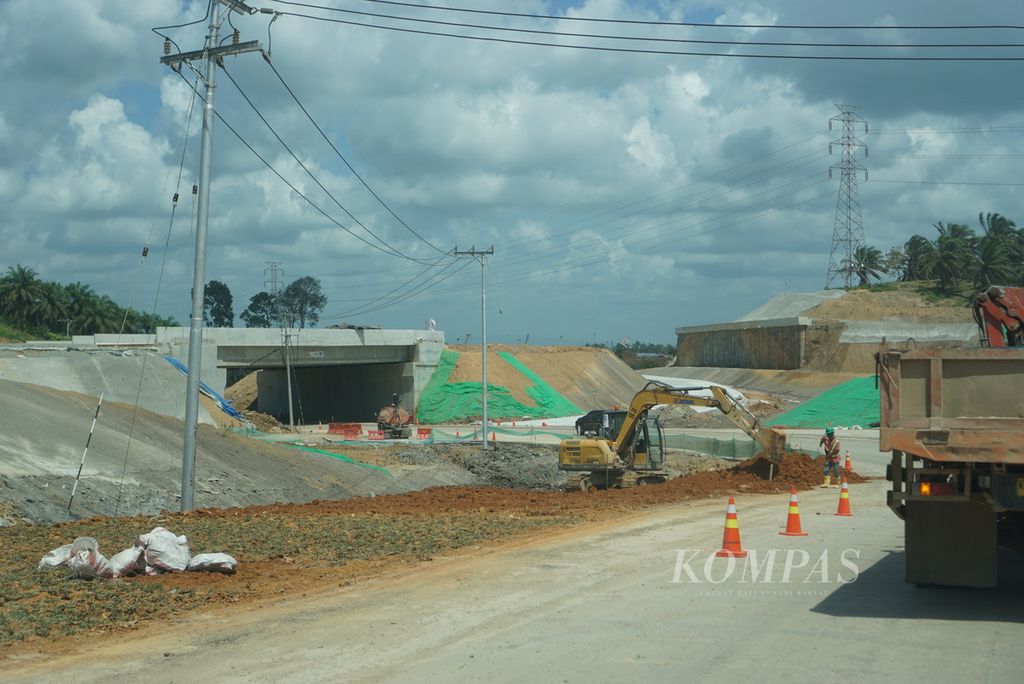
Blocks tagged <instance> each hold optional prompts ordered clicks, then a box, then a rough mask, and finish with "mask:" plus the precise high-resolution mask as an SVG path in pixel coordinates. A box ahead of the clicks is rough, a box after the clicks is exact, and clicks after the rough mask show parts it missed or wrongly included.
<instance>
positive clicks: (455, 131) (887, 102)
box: [0, 0, 1024, 344]
mask: <svg viewBox="0 0 1024 684" xmlns="http://www.w3.org/2000/svg"><path fill="white" fill-rule="evenodd" d="M441 4H444V5H446V6H450V7H458V8H463V9H477V10H499V11H504V12H518V13H522V14H529V15H546V16H547V17H548V18H529V17H513V16H500V15H495V14H486V13H469V12H454V11H442V10H436V9H435V10H430V9H417V8H415V7H409V6H407V5H402V4H396V3H391V4H389V3H382V2H368V1H367V0H309V1H308V2H307V3H306V5H307V6H299V5H297V4H295V3H286V2H275V1H273V0H260V1H256V2H253V3H252V6H254V7H258V8H264V7H265V8H269V9H273V10H277V11H280V12H282V13H284V14H282V15H281V16H278V17H277V19H276V20H275V21H274V22H273V24H270V21H271V18H272V17H273V15H271V14H262V13H259V14H255V15H253V16H240V15H234V18H233V22H234V26H235V27H237V28H238V29H239V31H240V36H241V40H243V41H246V40H259V41H261V44H262V46H263V48H264V49H267V48H270V49H271V59H272V63H273V68H272V67H271V66H270V65H269V64H268V63H267V62H266V61H264V59H262V58H261V56H260V55H259V53H250V54H245V55H240V56H235V57H229V58H227V59H226V61H225V67H226V72H225V71H224V70H220V71H218V73H217V76H216V85H217V88H216V98H215V103H216V108H217V111H218V113H219V114H220V115H221V116H222V117H223V118H224V120H225V121H226V122H227V124H230V126H231V127H233V128H234V130H235V131H237V133H238V136H240V137H241V139H242V140H244V141H245V142H244V143H243V142H242V140H240V138H239V137H236V135H235V134H234V133H232V132H231V130H229V129H228V128H227V126H225V125H224V124H223V123H222V122H221V121H217V123H216V126H215V133H214V162H213V188H212V193H211V200H210V207H211V208H210V224H209V239H208V262H207V279H208V280H210V279H217V280H221V281H223V282H225V283H226V284H227V285H228V286H229V287H230V289H231V291H232V293H233V294H234V298H235V312H236V314H237V313H240V312H241V310H242V309H243V308H244V307H245V305H246V304H247V302H248V301H249V298H250V297H251V296H252V295H253V294H255V293H256V292H258V291H260V290H262V289H265V287H266V285H267V281H268V276H267V269H268V263H270V262H276V263H279V264H280V269H281V270H282V272H283V276H282V281H283V283H287V282H290V281H291V280H293V279H295V278H298V277H301V276H306V275H310V276H314V277H316V278H319V279H320V280H321V281H322V283H323V287H324V291H325V294H326V295H327V297H328V299H329V303H328V306H327V308H326V310H325V312H324V316H323V318H322V320H321V323H320V325H322V326H323V325H330V324H333V323H339V322H341V321H347V322H349V323H358V324H369V325H377V324H380V325H384V326H386V327H395V328H418V327H421V326H422V325H423V324H424V321H425V320H426V319H428V318H433V319H435V320H436V321H437V325H438V328H439V329H442V330H444V331H445V332H446V334H447V337H448V340H449V341H455V340H456V339H457V338H463V337H464V336H465V334H466V333H467V332H471V333H472V337H471V342H476V341H479V335H480V277H481V272H480V266H479V264H478V263H477V262H475V261H473V260H471V259H468V258H460V259H456V258H454V257H452V256H451V255H450V254H448V252H449V251H450V250H452V249H454V248H455V247H458V248H459V249H468V248H470V247H472V246H476V247H477V248H484V247H491V246H493V247H494V255H493V256H492V257H489V258H488V260H487V271H486V274H485V275H486V279H487V295H488V297H487V303H488V333H489V337H490V339H492V340H494V341H501V342H513V343H514V342H517V341H522V340H525V339H526V336H527V335H529V341H530V343H531V344H532V343H539V344H545V343H546V344H558V343H565V344H579V343H581V342H590V341H592V340H597V341H602V340H604V341H617V340H620V339H621V338H623V337H625V336H629V337H630V338H631V339H634V340H637V339H639V340H644V341H658V342H666V343H670V342H673V341H674V329H675V327H677V326H681V325H697V324H702V323H714V322H723V321H729V320H734V319H735V318H737V317H739V316H741V315H743V314H744V313H746V312H747V311H749V310H751V309H753V308H755V307H757V306H759V305H761V304H763V303H764V302H765V301H767V300H768V299H769V298H771V296H773V295H774V294H776V293H778V292H780V291H784V290H795V291H814V290H819V289H822V287H823V286H824V284H825V275H826V271H827V267H828V261H829V251H830V247H831V240H832V234H833V228H834V224H835V215H836V199H837V191H838V187H839V186H838V174H836V175H835V177H834V178H833V179H832V180H829V178H828V168H829V166H830V165H831V164H836V163H838V162H839V155H838V150H833V155H832V156H831V157H829V156H828V151H829V150H828V143H829V142H830V141H832V140H835V139H837V138H838V135H839V133H838V131H836V130H833V131H831V132H830V131H829V130H828V121H829V118H830V117H833V116H835V115H836V114H837V110H836V109H835V105H836V104H837V103H839V104H846V105H858V106H860V107H862V109H861V110H860V113H861V115H862V116H863V118H864V119H865V120H866V121H867V122H868V123H869V132H868V133H867V134H863V132H861V134H860V137H861V139H862V140H863V141H864V142H865V143H866V144H867V145H868V147H869V151H870V154H869V156H868V158H867V159H862V160H861V161H862V163H863V164H864V165H865V166H866V167H867V169H868V170H869V180H868V181H867V182H864V180H863V178H861V181H860V183H859V191H860V199H861V207H862V215H863V225H864V232H865V236H866V240H867V242H868V244H870V245H874V246H876V247H878V248H880V249H882V250H883V251H887V250H888V248H889V247H890V246H892V245H894V244H901V243H902V242H904V241H905V240H906V239H907V238H908V237H909V236H910V235H911V234H913V233H921V234H925V235H928V236H929V237H931V236H932V234H933V233H934V229H933V228H932V225H933V224H934V223H935V222H937V221H944V222H961V223H967V224H969V225H975V226H976V225H977V216H978V213H979V212H989V211H994V212H999V213H1001V214H1004V215H1006V216H1008V217H1010V218H1011V219H1013V220H1015V221H1016V222H1017V223H1018V224H1019V225H1020V224H1024V207H1022V199H1021V197H1022V192H1021V191H1022V188H1024V173H1021V168H1022V160H1024V89H1022V88H1021V87H1020V84H1021V73H1022V69H1024V62H1022V61H966V60H965V61H957V62H949V61H862V60H825V59H820V58H821V57H824V56H890V57H891V56H901V57H910V56H914V57H924V56H929V57H931V56H957V57H971V58H977V57H986V56H996V57H1016V58H1024V47H1013V46H1012V45H1013V44H1024V29H1020V28H1017V29H1013V28H1002V29H964V28H960V29H955V30H938V29H933V30H915V29H911V28H907V27H911V26H921V25H929V26H936V25H944V26H951V25H957V26H963V25H999V26H1006V25H1017V26H1021V25H1024V5H1022V4H1021V3H1014V2H1007V1H1006V0H975V1H974V2H970V3H963V2H952V1H950V0H901V1H900V2H897V3H894V2H892V1H891V0H885V1H880V0H863V1H862V2H858V3H835V2H824V3H823V2H821V1H820V0H764V1H762V2H733V1H730V2H719V3H716V2H713V1H709V0H700V1H698V2H689V1H688V0H683V1H673V2H668V1H666V2H653V1H641V0H635V1H630V2H626V1H623V0H590V1H586V2H583V1H581V2H564V1H561V0H559V1H552V2H543V1H541V0H503V1H502V2H497V1H496V0H465V1H464V2H461V3H460V2H454V4H451V5H449V4H448V3H447V2H443V3H438V5H441ZM309 5H322V6H330V7H333V8H335V9H342V10H349V12H337V11H330V10H328V9H322V8H316V7H311V6H309ZM206 11H207V2H205V0H204V1H196V2H185V3H183V2H180V1H178V0H147V1H146V2H139V1H138V0H131V1H129V0H49V1H48V2H38V1H36V0H3V2H0V45H3V46H4V47H3V53H2V55H0V75H2V79H3V84H4V91H5V93H6V94H5V97H4V98H2V100H0V206H2V207H3V209H2V211H0V250H2V251H0V267H2V268H4V269H5V268H6V267H7V266H11V265H14V264H22V265H26V266H31V267H32V268H34V269H36V270H37V271H38V272H39V273H40V275H41V276H42V277H43V278H45V279H48V280H57V281H60V282H72V281H82V282H85V283H89V284H91V285H92V286H93V287H94V288H95V289H96V290H97V291H98V292H100V293H102V294H108V295H110V296H111V297H113V298H114V299H115V300H116V301H117V302H118V303H119V304H121V305H127V304H129V303H130V304H131V305H132V306H133V307H134V308H136V309H140V310H147V311H148V310H152V309H153V306H154V302H156V310H157V312H158V313H160V314H161V315H169V316H174V317H176V318H177V319H178V320H179V322H181V323H183V324H187V320H188V315H189V306H190V305H189V299H188V298H189V289H190V286H191V281H192V268H193V254H194V246H195V245H194V237H195V227H194V220H193V216H194V203H193V201H192V197H191V187H192V185H193V183H196V182H197V179H198V158H199V139H200V135H199V128H200V116H201V109H200V108H199V105H196V104H195V103H194V102H193V100H192V90H191V86H190V84H194V83H195V81H196V73H195V72H194V71H192V70H190V69H189V68H188V67H185V68H184V69H183V70H182V72H181V75H178V74H177V73H175V72H173V71H171V70H170V69H169V68H168V67H167V66H164V65H161V64H160V63H159V58H160V56H161V55H162V50H163V39H162V38H160V37H159V36H158V35H156V34H155V33H153V32H152V31H151V30H150V29H151V28H152V27H160V26H169V25H174V24H183V23H186V22H190V21H194V20H198V19H202V18H203V16H204V15H205V14H206ZM352 11H354V12H362V13H364V14H356V13H352ZM365 13H374V14H379V15H380V14H386V15H393V16H398V17H406V18H415V19H420V20H430V21H433V22H448V23H447V24H439V23H426V22H423V21H420V22H410V21H403V20H399V19H386V18H382V17H372V16H367V15H366V14H365ZM297 15H307V16H306V17H303V16H297ZM308 17H320V18H321V19H331V20H334V21H323V20H317V19H312V18H308ZM556 17H584V18H600V19H612V20H618V21H615V22H609V21H604V22H584V21H567V20H564V19H558V18H556ZM627 20H628V21H627ZM341 22H351V23H341ZM654 22H661V24H660V25H656V24H655V23H654ZM669 22H675V25H670V24H669ZM679 22H691V23H698V24H716V25H715V26H684V25H680V24H679ZM208 23H209V22H208V21H201V22H199V23H196V24H194V25H190V26H182V27H178V28H167V29H164V30H162V31H161V32H162V33H165V34H167V35H169V36H170V37H171V38H172V39H173V40H174V42H175V45H176V46H172V51H174V52H177V51H178V50H179V48H180V50H182V51H189V50H195V49H198V48H200V47H201V46H202V44H203V41H204V37H205V35H206V34H207V32H208V28H207V27H208ZM354 24H365V26H359V25H354ZM466 24H477V25H481V26H490V27H501V28H506V29H520V31H516V32H512V31H495V30H493V29H484V28H469V27H466V26H465V25H466ZM722 24H732V25H743V26H742V27H740V28H730V27H724V26H721V25H722ZM751 25H757V26H759V27H760V28H751V27H750V26H751ZM822 25H828V26H835V25H842V26H847V27H860V28H846V29H835V28H831V29H830V28H806V27H809V26H822ZM381 26H388V27H392V29H382V28H380V27H381ZM780 26H802V27H805V28H795V29H794V28H778V27H780ZM865 27H899V28H895V29H893V28H889V29H884V30H877V29H874V28H865ZM394 28H402V29H411V30H412V31H420V32H432V33H444V34H460V35H475V36H480V37H487V38H492V39H493V38H498V39H502V40H506V41H507V40H513V41H524V42H538V43H558V44H563V45H576V46H588V47H604V48H607V47H612V48H617V49H618V50H622V49H628V50H636V51H637V52H622V51H611V50H592V49H587V50H583V49H566V48H564V47H561V48H560V47H545V46H536V45H521V44H511V43H508V42H497V41H494V40H487V41H481V40H466V39H460V38H455V37H448V36H441V35H425V34H424V33H413V32H408V31H396V30H393V29H394ZM522 29H527V30H531V31H541V32H558V33H562V34H564V33H587V34H600V35H602V36H607V35H612V36H619V37H634V38H645V39H652V38H656V39H661V40H659V41H652V40H646V41H641V40H621V39H619V38H616V39H606V38H600V37H581V36H566V35H551V34H550V33H524V32H522V31H521V30H522ZM230 31H231V28H230V27H229V26H228V25H227V24H226V23H225V25H224V30H223V31H222V34H221V35H222V36H227V35H229V34H230ZM669 40H676V41H681V40H690V41H694V40H696V41H725V42H724V43H721V42H719V43H693V42H689V43H687V42H669ZM742 42H761V43H767V42H773V43H784V44H783V45H758V46H753V45H740V44H737V43H742ZM793 43H814V44H817V45H816V46H794V45H792V44H793ZM836 43H849V44H875V45H877V44H883V45H885V46H890V45H901V46H908V45H920V44H943V45H949V44H965V43H968V44H973V45H975V47H966V48H965V47H959V48H958V47H943V48H924V47H897V48H893V47H856V46H853V47H835V44H836ZM992 45H1004V46H1006V45H1009V46H1006V47H990V46H992ZM642 50H648V51H662V52H711V53H726V54H733V55H735V54H762V55H765V54H772V55H787V56H798V57H816V59H762V58H740V57H735V56H700V55H681V54H652V53H651V52H648V53H643V52H638V51H642ZM195 66H196V67H197V68H200V67H201V63H196V65H195ZM274 69H276V70H277V74H275V71H274ZM278 74H280V77H281V78H280V79H279V77H278ZM229 75H230V78H229ZM231 78H233V79H234V81H235V82H237V86H238V87H236V86H235V84H233V83H232V81H231V80H230V79H231ZM282 79H283V83H282ZM284 84H287V88H286V86H285V85H284ZM288 88H290V89H291V92H292V93H294V95H295V98H293V97H292V95H291V94H289V90H288ZM246 97H248V99H249V100H250V101H251V102H252V104H253V105H254V106H255V110H254V108H253V107H252V106H250V104H249V103H248V102H247V100H246ZM296 100H297V101H298V102H299V103H301V104H302V106H304V107H305V109H306V111H307V112H308V113H309V116H310V117H311V118H312V120H313V121H314V122H315V123H316V124H317V125H318V126H319V127H320V128H321V129H322V131H323V132H324V133H325V134H326V137H327V138H328V140H329V142H328V140H325V139H324V137H322V136H321V135H320V133H319V132H318V130H317V128H316V127H315V126H314V124H313V123H312V122H311V121H310V118H307V116H306V114H305V113H303V109H302V108H301V107H300V106H299V104H298V103H297V101H296ZM190 106H191V118H190ZM257 111H258V112H259V114H260V115H262V116H263V117H264V118H265V119H266V121H267V122H268V123H269V127H268V125H267V124H265V123H264V122H263V121H262V120H261V118H260V116H259V115H258V114H257V113H256V112H257ZM271 128H272V130H273V132H272V131H271ZM186 131H187V135H186ZM275 132H276V136H275ZM277 136H279V137H280V140H281V141H283V142H284V143H285V144H286V145H287V147H288V149H286V148H285V146H284V145H282V143H281V142H280V141H279V140H278V138H277ZM247 145H248V146H251V147H252V148H253V149H254V150H255V151H256V152H257V153H258V154H259V155H260V156H261V157H262V158H263V159H264V160H266V163H264V162H263V161H261V160H260V159H259V158H258V157H257V156H256V155H255V154H254V153H253V151H252V150H251V149H250V148H249V147H248V146H247ZM289 149H290V150H291V152H289ZM293 155H294V156H293ZM342 157H343V158H344V160H347V162H348V164H350V165H351V167H352V168H354V169H355V170H356V171H357V172H358V174H359V176H361V177H362V179H363V180H364V181H365V183H366V185H368V186H369V188H371V189H372V192H373V193H375V194H376V195H377V196H378V197H379V198H380V200H382V201H383V203H382V202H379V201H378V200H377V199H375V197H374V195H373V194H371V192H370V191H369V190H368V189H367V187H366V186H364V184H363V183H361V182H360V180H359V178H357V177H356V176H355V175H353V173H352V171H351V170H350V169H349V168H348V167H347V165H346V164H345V161H344V160H343V158H342ZM182 159H184V165H183V168H182V171H181V175H180V180H179V168H180V167H181V161H182ZM268 165H269V166H270V167H272V169H273V170H271V168H268ZM303 167H305V169H304V168H303ZM277 174H279V175H280V177H279V176H278V175H277ZM281 177H283V178H284V179H285V180H287V183H286V182H285V181H284V180H282V178H281ZM289 184H290V185H289ZM176 190H177V191H178V192H180V193H181V198H182V199H181V201H180V202H179V205H178V209H177V211H176V212H175V215H174V220H173V222H172V220H171V196H172V195H173V193H174V192H175V191H176ZM300 193H301V195H300ZM146 244H148V245H150V249H149V256H148V257H147V258H146V259H145V260H143V259H142V258H141V256H140V253H141V251H142V248H143V246H144V245H146ZM165 245H166V247H165ZM161 271H163V280H162V284H161V285H160V291H159V297H157V287H158V282H161V281H160V274H161Z"/></svg>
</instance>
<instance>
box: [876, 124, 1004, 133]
mask: <svg viewBox="0 0 1024 684" xmlns="http://www.w3.org/2000/svg"><path fill="white" fill-rule="evenodd" d="M1004 131H1024V126H992V127H988V128H905V129H895V128H882V129H879V130H874V131H871V134H872V135H886V134H889V135H892V134H896V133H899V134H908V133H914V134H918V135H920V134H925V135H930V134H933V133H996V132H998V133H1002V132H1004Z"/></svg>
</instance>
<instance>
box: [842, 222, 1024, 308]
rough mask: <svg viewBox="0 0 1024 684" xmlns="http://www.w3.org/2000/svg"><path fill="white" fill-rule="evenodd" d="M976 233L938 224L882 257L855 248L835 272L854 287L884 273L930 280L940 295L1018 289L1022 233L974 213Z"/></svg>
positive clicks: (1022, 280)
mask: <svg viewBox="0 0 1024 684" xmlns="http://www.w3.org/2000/svg"><path fill="white" fill-rule="evenodd" d="M978 224H979V226H978V227H979V230H978V231H976V230H975V229H974V228H973V227H971V226H968V225H964V224H960V223H943V222H942V221H939V222H938V223H936V224H934V225H933V226H932V227H933V228H934V229H935V234H934V236H933V237H928V236H925V235H919V234H915V235H912V236H911V237H910V239H909V240H907V241H906V242H905V243H903V244H902V245H897V246H895V247H892V248H890V250H889V252H888V254H885V255H883V254H882V252H881V250H879V249H878V248H877V247H870V246H867V245H862V246H860V247H858V248H857V249H856V250H855V251H854V253H853V256H852V258H851V259H850V260H849V261H845V260H844V262H843V264H842V266H841V268H842V269H843V270H844V271H845V272H847V273H850V274H852V275H856V276H857V279H858V281H859V284H860V285H862V286H863V285H868V284H869V283H870V281H871V280H872V279H874V280H881V276H882V274H888V275H889V276H892V277H893V278H894V279H896V280H898V281H901V282H908V281H918V280H930V281H935V289H936V290H937V291H938V292H941V293H944V294H954V293H957V292H960V291H961V289H962V288H963V287H964V286H970V287H972V288H974V289H978V290H981V289H985V288H987V287H989V286H991V285H1024V229H1021V228H1017V226H1016V224H1015V223H1014V222H1013V221H1011V220H1010V219H1008V218H1007V217H1005V216H1002V215H1000V214H996V213H980V214H978Z"/></svg>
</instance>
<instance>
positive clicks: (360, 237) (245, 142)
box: [178, 74, 422, 263]
mask: <svg viewBox="0 0 1024 684" xmlns="http://www.w3.org/2000/svg"><path fill="white" fill-rule="evenodd" d="M178 75H179V76H181V78H182V79H184V78H185V77H184V76H182V75H181V74H178ZM185 83H186V84H187V85H188V86H189V87H190V88H191V87H192V84H191V83H189V82H188V81H187V80H185ZM199 99H203V96H202V95H199ZM214 116H216V117H217V119H218V120H220V122H221V123H222V124H224V125H225V126H227V129H228V130H229V131H231V132H232V133H233V134H234V135H235V137H236V138H238V140H239V142H241V143H242V144H243V145H245V146H246V147H247V148H249V151H250V152H252V153H253V155H254V156H255V157H256V158H257V159H259V160H260V161H261V162H263V165H264V166H266V167H267V168H268V169H270V172H271V173H273V174H274V175H275V176H277V177H278V179H280V180H281V182H282V183H284V184H285V185H287V186H288V187H289V188H290V189H291V191H292V192H294V193H295V194H296V195H298V196H299V197H301V198H302V199H303V201H305V202H306V203H307V204H309V206H311V207H313V209H315V210H316V211H317V212H318V213H319V214H321V215H322V216H323V217H324V218H326V219H327V220H328V221H330V222H331V223H333V224H334V225H336V226H337V227H338V228H341V229H342V230H343V231H345V232H346V233H348V234H349V235H351V236H352V237H354V238H355V239H357V240H359V241H360V242H362V243H364V244H365V245H367V246H368V247H371V248H373V249H375V250H377V251H380V252H383V253H384V254H387V255H389V256H402V258H404V259H408V260H409V261H415V262H417V263H422V262H421V261H420V260H419V259H415V258H413V257H408V256H403V255H400V254H396V253H394V252H389V251H386V250H384V249H383V248H381V247H380V246H378V245H375V244H373V243H372V242H370V241H368V240H367V239H366V238H364V237H363V236H361V235H357V234H356V233H355V232H353V231H352V230H351V229H350V228H348V227H347V226H345V225H344V224H342V223H341V222H340V221H338V220H337V219H335V218H334V217H333V216H331V215H330V214H328V213H327V212H326V211H324V210H323V209H322V208H321V207H320V206H319V205H318V204H317V203H316V202H314V201H313V200H311V199H310V198H309V197H307V196H306V195H305V194H304V193H303V192H302V191H301V190H299V189H298V188H297V187H295V186H294V185H293V184H292V183H291V182H290V181H289V180H288V179H287V178H285V177H284V176H282V175H281V173H280V172H279V171H278V170H277V169H275V168H274V165H273V164H271V163H270V162H269V161H267V160H266V159H265V158H264V157H263V155H261V154H260V153H259V152H257V151H256V148H255V147H253V146H252V145H250V144H249V141H247V140H246V139H245V138H244V137H242V134H241V133H239V132H238V131H236V130H235V128H234V126H232V125H231V124H230V123H228V122H227V120H226V119H225V118H224V117H223V116H222V115H221V113H220V112H218V111H214Z"/></svg>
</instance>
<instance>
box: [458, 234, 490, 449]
mask: <svg viewBox="0 0 1024 684" xmlns="http://www.w3.org/2000/svg"><path fill="white" fill-rule="evenodd" d="M492 254H494V245H491V246H490V247H489V248H487V249H482V250H478V249H477V248H476V246H473V247H470V248H469V249H468V250H462V251H459V248H458V247H456V248H455V256H468V257H473V258H474V259H476V260H477V261H479V262H480V337H481V339H480V357H481V363H480V369H481V380H480V383H481V384H482V385H483V397H482V400H481V403H482V404H483V415H482V416H481V419H482V421H483V440H482V441H483V444H484V445H483V448H484V449H486V448H487V288H486V286H485V284H484V260H485V259H486V258H487V257H488V256H490V255H492ZM466 336H467V338H468V337H469V334H468V333H467V335H466Z"/></svg>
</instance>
